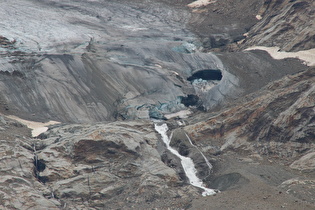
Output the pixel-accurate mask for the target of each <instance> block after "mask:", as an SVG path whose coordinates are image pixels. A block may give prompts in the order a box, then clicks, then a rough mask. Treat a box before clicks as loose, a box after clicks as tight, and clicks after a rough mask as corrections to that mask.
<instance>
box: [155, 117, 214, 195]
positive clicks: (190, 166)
mask: <svg viewBox="0 0 315 210" xmlns="http://www.w3.org/2000/svg"><path fill="white" fill-rule="evenodd" d="M155 130H156V131H157V132H158V133H159V134H160V135H161V136H162V140H163V142H164V143H165V144H166V147H167V149H168V150H169V151H170V152H171V153H173V154H174V155H176V156H177V157H178V158H180V160H181V164H182V166H183V169H184V171H185V174H186V176H187V178H188V179H189V183H190V184H191V185H193V186H195V187H198V188H201V189H203V190H204V192H203V193H202V195H203V196H207V195H213V194H215V193H216V192H215V191H214V190H213V189H209V188H206V187H205V186H204V183H203V182H202V180H200V179H199V178H198V177H197V175H196V173H197V170H196V168H195V164H194V162H193V161H192V159H191V158H189V157H185V156H182V155H180V154H179V152H178V151H177V150H175V149H173V148H172V147H171V146H170V142H171V138H169V137H168V136H167V133H166V132H167V130H168V127H167V125H166V124H165V123H164V124H162V125H157V124H155ZM204 158H205V157H204ZM209 164H210V163H209ZM208 166H209V165H208ZM210 166H211V164H210ZM211 167H212V166H211Z"/></svg>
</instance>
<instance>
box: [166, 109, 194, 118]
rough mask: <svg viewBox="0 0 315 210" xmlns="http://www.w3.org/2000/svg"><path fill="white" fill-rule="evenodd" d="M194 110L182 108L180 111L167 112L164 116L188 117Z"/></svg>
mask: <svg viewBox="0 0 315 210" xmlns="http://www.w3.org/2000/svg"><path fill="white" fill-rule="evenodd" d="M191 113H192V112H191V111H190V110H181V111H179V112H175V113H172V114H165V115H164V116H165V117H166V119H171V118H174V117H179V118H182V119H183V118H187V117H188V116H189V115H190V114H191Z"/></svg>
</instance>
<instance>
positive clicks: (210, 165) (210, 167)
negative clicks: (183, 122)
mask: <svg viewBox="0 0 315 210" xmlns="http://www.w3.org/2000/svg"><path fill="white" fill-rule="evenodd" d="M185 135H186V137H187V139H188V141H189V143H190V144H191V145H192V146H193V147H195V148H196V149H197V150H198V151H199V152H200V154H201V155H202V157H203V159H205V161H206V164H207V165H208V167H209V170H211V169H212V164H211V163H210V162H209V160H208V159H207V158H206V156H205V155H204V154H203V153H202V152H201V151H200V149H199V148H198V147H197V146H196V145H194V144H193V143H192V141H191V139H190V137H189V136H188V135H187V133H185Z"/></svg>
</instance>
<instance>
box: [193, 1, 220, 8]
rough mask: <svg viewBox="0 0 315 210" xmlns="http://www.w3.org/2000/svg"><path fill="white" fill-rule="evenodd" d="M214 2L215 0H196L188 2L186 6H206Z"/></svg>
mask: <svg viewBox="0 0 315 210" xmlns="http://www.w3.org/2000/svg"><path fill="white" fill-rule="evenodd" d="M214 2H216V1H215V0H197V1H194V2H192V3H190V4H188V7H190V8H196V7H203V6H207V5H209V4H212V3H214Z"/></svg>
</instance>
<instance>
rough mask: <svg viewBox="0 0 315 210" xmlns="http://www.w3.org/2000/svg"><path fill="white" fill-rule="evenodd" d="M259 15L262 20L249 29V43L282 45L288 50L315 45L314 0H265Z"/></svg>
mask: <svg viewBox="0 0 315 210" xmlns="http://www.w3.org/2000/svg"><path fill="white" fill-rule="evenodd" d="M257 14H258V15H260V16H261V17H262V19H261V20H260V21H259V22H258V23H257V24H256V25H255V26H253V27H252V28H251V30H250V31H249V33H248V40H246V44H245V46H252V45H262V46H268V47H270V46H278V47H280V49H281V50H284V51H299V50H307V49H312V48H314V47H315V2H314V1H313V0H296V1H291V0H283V1H275V0H273V1H270V0H265V1H264V4H263V6H262V8H261V9H260V10H259V12H258V13H257Z"/></svg>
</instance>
